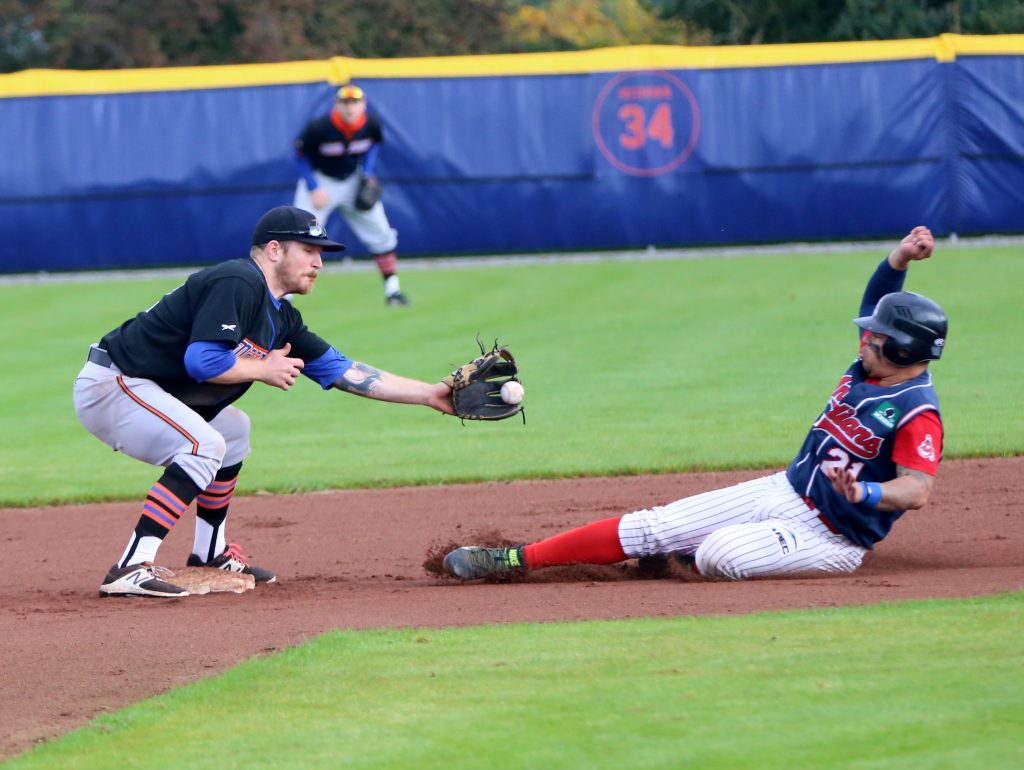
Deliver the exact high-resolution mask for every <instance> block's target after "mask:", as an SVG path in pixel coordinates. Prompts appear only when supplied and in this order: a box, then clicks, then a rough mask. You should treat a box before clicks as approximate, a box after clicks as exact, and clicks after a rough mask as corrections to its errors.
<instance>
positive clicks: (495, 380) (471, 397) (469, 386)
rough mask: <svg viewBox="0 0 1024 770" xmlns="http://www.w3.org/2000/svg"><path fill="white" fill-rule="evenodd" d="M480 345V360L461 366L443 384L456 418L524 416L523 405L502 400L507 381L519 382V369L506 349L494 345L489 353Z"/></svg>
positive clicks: (524, 419)
mask: <svg viewBox="0 0 1024 770" xmlns="http://www.w3.org/2000/svg"><path fill="white" fill-rule="evenodd" d="M477 344H478V345H480V357H479V358H474V359H473V360H472V361H470V362H469V363H468V364H463V365H462V366H460V367H459V368H458V369H456V370H455V371H454V372H452V373H451V374H450V375H449V376H447V377H445V378H444V382H445V383H446V384H447V385H448V387H450V388H451V389H452V405H453V406H454V408H455V416H456V417H458V418H460V419H462V420H505V419H508V418H509V417H514V416H515V415H517V414H522V415H523V422H526V413H525V412H524V411H523V406H522V404H521V403H520V404H507V403H505V401H504V399H502V397H501V386H502V385H504V384H505V383H506V382H508V381H509V380H515V381H516V382H520V380H519V367H518V365H517V364H516V359H515V357H514V356H513V355H512V353H511V351H509V349H508V348H504V347H501V346H500V345H498V343H497V341H495V343H494V347H493V348H491V350H490V351H487V350H485V349H484V346H483V344H482V343H481V342H480V340H479V339H477Z"/></svg>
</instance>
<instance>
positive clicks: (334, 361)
mask: <svg viewBox="0 0 1024 770" xmlns="http://www.w3.org/2000/svg"><path fill="white" fill-rule="evenodd" d="M351 367H352V362H351V361H350V360H348V359H347V358H345V356H343V355H342V354H341V353H339V352H338V351H337V350H335V349H334V348H333V347H332V348H329V349H328V351H327V352H326V353H324V354H323V355H322V356H320V357H319V358H314V359H313V360H312V361H307V362H306V365H305V366H304V367H302V373H303V374H304V375H306V376H307V377H309V379H311V380H313V381H314V382H316V383H317V384H319V385H320V387H321V388H323V389H324V390H330V388H331V383H332V382H334V381H335V380H336V379H338V378H339V377H340V376H341V375H343V374H344V373H345V372H347V371H348V370H349V369H350V368H351Z"/></svg>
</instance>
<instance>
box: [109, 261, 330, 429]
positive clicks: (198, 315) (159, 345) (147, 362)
mask: <svg viewBox="0 0 1024 770" xmlns="http://www.w3.org/2000/svg"><path fill="white" fill-rule="evenodd" d="M201 341H205V342H226V343H229V344H231V345H233V346H234V353H235V355H236V356H237V357H239V358H265V357H266V356H267V355H268V354H269V353H270V351H271V350H274V349H277V348H281V347H283V346H284V344H285V343H286V342H290V343H291V346H292V347H291V353H290V354H289V355H291V356H292V357H294V358H301V359H302V360H303V361H312V360H314V359H316V358H319V357H320V356H322V355H323V354H324V353H326V352H327V351H328V349H329V348H330V346H329V345H328V344H327V343H326V342H325V341H324V340H322V339H321V338H320V337H318V336H317V335H316V334H314V333H313V332H311V331H310V330H309V329H307V328H306V325H305V324H304V323H303V322H302V316H301V315H300V314H299V311H298V310H296V309H295V308H294V307H293V306H292V304H291V303H290V302H277V301H275V300H274V298H273V297H272V296H271V294H270V290H269V289H268V287H267V282H266V279H265V278H264V277H263V272H262V271H261V270H260V269H259V267H257V265H256V263H255V262H253V261H252V260H251V259H249V258H245V259H235V260H231V261H229V262H223V263H221V264H219V265H215V266H214V267H208V268H206V269H205V270H200V271H199V272H197V273H193V274H192V275H191V276H189V277H188V279H187V280H186V281H185V283H184V284H182V285H181V286H179V287H178V288H177V289H175V290H174V291H172V292H171V293H169V294H166V295H164V297H163V298H162V299H161V300H160V301H159V302H157V303H156V304H155V305H153V307H151V308H150V309H149V310H146V311H144V312H142V313H139V314H138V315H137V316H135V317H134V318H132V319H130V320H128V321H125V322H124V323H123V324H122V325H121V326H120V327H119V328H117V329H114V330H113V331H111V332H110V333H108V334H107V335H105V336H104V337H103V339H102V340H101V341H100V343H99V346H100V347H101V348H103V349H104V350H106V351H107V352H108V353H109V354H110V358H111V359H112V360H113V362H114V363H115V364H116V365H117V367H118V368H119V369H120V370H121V371H122V372H124V373H125V374H126V375H128V376H129V377H145V378H146V379H149V380H153V381H154V382H156V383H157V384H158V385H159V386H160V387H162V388H163V389H164V390H166V391H167V392H168V393H170V394H171V395H172V396H174V397H175V398H177V399H179V400H180V401H182V402H183V403H185V404H187V405H188V406H190V407H192V408H193V409H194V410H195V411H196V412H198V413H199V414H200V415H201V416H202V417H203V418H204V419H206V420H210V419H213V417H214V416H216V414H217V413H218V412H220V410H222V409H223V408H224V407H225V406H227V405H228V404H230V403H232V402H233V401H235V400H237V399H238V398H239V397H241V396H242V394H243V393H245V391H247V390H248V389H249V386H250V385H252V383H251V382H241V383H237V384H233V385H218V384H216V383H212V382H196V381H195V380H193V379H192V378H191V377H190V376H189V374H188V372H187V371H186V369H185V349H186V348H187V347H188V346H189V345H190V344H191V343H193V342H201Z"/></svg>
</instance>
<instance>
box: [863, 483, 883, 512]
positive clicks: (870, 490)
mask: <svg viewBox="0 0 1024 770" xmlns="http://www.w3.org/2000/svg"><path fill="white" fill-rule="evenodd" d="M860 488H861V490H862V491H863V492H864V499H863V500H861V503H863V504H864V505H867V506H870V507H871V508H877V507H878V504H879V503H880V502H882V485H881V484H879V483H878V482H876V481H862V482H861V483H860Z"/></svg>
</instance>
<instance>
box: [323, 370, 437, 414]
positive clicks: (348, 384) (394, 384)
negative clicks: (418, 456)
mask: <svg viewBox="0 0 1024 770" xmlns="http://www.w3.org/2000/svg"><path fill="white" fill-rule="evenodd" d="M332 387H334V388H337V389H338V390H342V391H344V392H346V393H352V394H354V395H357V396H363V397H364V398H372V399H375V400H377V401H390V402H391V403H393V404H421V405H423V406H429V407H430V408H431V409H436V410H437V411H439V412H443V413H444V414H454V413H455V410H454V408H453V407H452V389H451V388H450V387H448V386H447V385H446V384H444V383H443V382H438V383H435V384H430V383H427V382H422V381H420V380H412V379H409V378H408V377H401V376H399V375H397V374H391V372H386V371H384V370H383V369H377V368H376V367H373V366H370V365H369V364H364V363H363V362H361V361H354V362H353V363H352V366H351V367H349V369H348V371H346V372H345V373H344V374H343V375H341V377H339V378H338V379H336V380H335V381H334V382H333V383H332Z"/></svg>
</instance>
